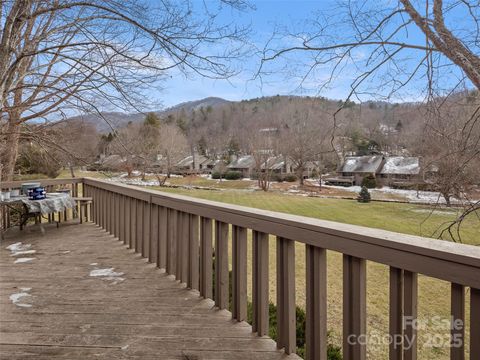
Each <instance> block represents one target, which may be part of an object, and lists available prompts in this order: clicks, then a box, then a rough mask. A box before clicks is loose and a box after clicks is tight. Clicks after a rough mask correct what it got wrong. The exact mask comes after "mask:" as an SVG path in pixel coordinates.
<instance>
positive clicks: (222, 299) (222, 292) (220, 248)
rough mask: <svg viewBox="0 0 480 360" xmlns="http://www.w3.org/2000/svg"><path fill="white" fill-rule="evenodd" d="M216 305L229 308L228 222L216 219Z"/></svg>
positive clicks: (220, 307)
mask: <svg viewBox="0 0 480 360" xmlns="http://www.w3.org/2000/svg"><path fill="white" fill-rule="evenodd" d="M215 305H216V306H217V307H218V308H219V309H227V308H228V224H227V223H224V222H221V221H218V220H215Z"/></svg>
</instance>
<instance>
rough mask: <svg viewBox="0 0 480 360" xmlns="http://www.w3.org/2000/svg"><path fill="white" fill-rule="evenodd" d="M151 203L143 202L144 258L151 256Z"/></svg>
mask: <svg viewBox="0 0 480 360" xmlns="http://www.w3.org/2000/svg"><path fill="white" fill-rule="evenodd" d="M151 209H152V208H151V204H150V202H144V203H143V246H142V256H143V257H144V258H147V259H149V258H150V243H151V239H150V226H151V222H152V214H151V211H152V210H151Z"/></svg>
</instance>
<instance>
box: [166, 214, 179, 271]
mask: <svg viewBox="0 0 480 360" xmlns="http://www.w3.org/2000/svg"><path fill="white" fill-rule="evenodd" d="M176 255H177V211H176V210H174V209H168V236H167V273H168V274H170V275H176V274H175V272H176V265H177V261H176V260H177V259H176Z"/></svg>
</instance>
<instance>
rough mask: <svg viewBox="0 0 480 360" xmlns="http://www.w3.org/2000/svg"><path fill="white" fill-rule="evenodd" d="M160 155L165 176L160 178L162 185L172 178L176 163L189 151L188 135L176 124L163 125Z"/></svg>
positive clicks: (160, 137)
mask: <svg viewBox="0 0 480 360" xmlns="http://www.w3.org/2000/svg"><path fill="white" fill-rule="evenodd" d="M158 150H159V151H158V155H159V161H160V163H161V170H162V172H163V173H164V174H165V177H164V178H163V179H161V178H160V177H159V178H158V181H159V183H160V185H162V184H163V183H165V181H166V179H167V178H170V176H171V174H172V171H173V170H174V169H175V166H176V164H177V163H178V162H179V161H180V160H181V159H182V158H184V157H185V155H186V154H187V153H188V151H189V145H188V142H187V138H186V136H185V135H184V134H183V133H182V131H181V130H180V129H179V128H178V127H176V126H174V125H162V127H161V129H160V136H159V142H158Z"/></svg>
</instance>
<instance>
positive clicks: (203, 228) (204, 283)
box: [200, 217, 213, 299]
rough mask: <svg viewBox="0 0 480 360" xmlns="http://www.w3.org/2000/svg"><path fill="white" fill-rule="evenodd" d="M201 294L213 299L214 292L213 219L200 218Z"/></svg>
mask: <svg viewBox="0 0 480 360" xmlns="http://www.w3.org/2000/svg"><path fill="white" fill-rule="evenodd" d="M200 243H201V258H200V295H202V296H203V297H204V298H205V299H211V298H212V297H213V294H212V220H211V219H208V218H204V217H202V218H201V219H200Z"/></svg>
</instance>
